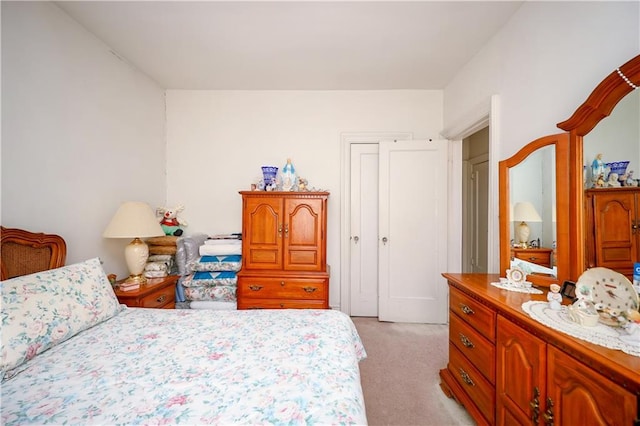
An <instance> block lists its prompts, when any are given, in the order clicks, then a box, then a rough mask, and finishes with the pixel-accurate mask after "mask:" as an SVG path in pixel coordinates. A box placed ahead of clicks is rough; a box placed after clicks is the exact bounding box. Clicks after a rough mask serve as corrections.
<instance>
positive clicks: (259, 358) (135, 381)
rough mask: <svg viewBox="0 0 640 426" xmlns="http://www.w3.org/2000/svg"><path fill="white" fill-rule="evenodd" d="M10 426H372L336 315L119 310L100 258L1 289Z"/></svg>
mask: <svg viewBox="0 0 640 426" xmlns="http://www.w3.org/2000/svg"><path fill="white" fill-rule="evenodd" d="M0 285H1V286H2V317H1V319H2V371H1V373H2V387H1V392H2V408H1V418H2V424H5V425H13V424H16V425H17V424H20V425H24V424H63V423H67V424H96V425H98V424H99V425H105V424H110V425H111V424H186V425H196V424H220V425H231V424H366V422H367V420H366V412H365V406H364V399H363V395H362V388H361V385H360V372H359V365H358V364H359V361H361V360H362V359H364V358H365V357H366V353H365V349H364V347H363V346H362V342H361V340H360V338H359V336H358V333H357V331H356V329H355V326H354V325H353V323H352V321H351V319H350V318H349V317H348V316H346V315H345V314H343V313H341V312H338V311H333V310H256V311H210V310H165V309H142V308H127V307H125V306H123V305H120V304H118V302H117V299H116V298H115V295H114V294H113V290H112V289H111V286H110V284H109V282H108V280H107V277H106V276H105V273H104V271H103V270H102V267H101V266H100V261H99V259H90V260H88V261H85V262H82V263H78V264H74V265H69V266H65V267H63V268H58V269H54V270H50V271H45V272H40V273H36V274H31V275H27V276H24V277H18V278H13V279H11V280H7V281H2V282H0Z"/></svg>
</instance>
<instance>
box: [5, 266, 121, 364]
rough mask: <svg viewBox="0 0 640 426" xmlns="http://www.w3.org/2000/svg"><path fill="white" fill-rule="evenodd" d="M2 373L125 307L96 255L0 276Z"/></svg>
mask: <svg viewBox="0 0 640 426" xmlns="http://www.w3.org/2000/svg"><path fill="white" fill-rule="evenodd" d="M0 287H1V290H2V305H1V306H0V308H1V317H0V320H1V321H2V344H1V346H0V348H1V349H0V352H1V356H2V364H1V365H0V368H1V373H2V376H4V374H5V373H6V372H7V371H9V370H12V369H14V368H16V367H18V366H19V365H20V364H22V363H24V362H25V361H28V360H30V359H31V358H33V357H35V356H36V355H38V354H39V353H41V352H44V351H46V350H47V349H49V348H51V347H53V346H55V345H57V344H59V343H62V342H64V341H65V340H67V339H69V338H70V337H73V336H75V335H76V334H78V333H79V332H81V331H83V330H86V329H87V328H89V327H92V326H94V325H96V324H99V323H101V322H102V321H105V320H107V319H109V318H111V317H113V316H114V315H117V314H118V313H119V312H120V311H121V310H122V309H123V308H122V307H121V306H120V304H119V303H118V299H117V298H116V296H115V294H114V292H113V288H112V287H111V284H110V283H109V280H108V279H107V276H106V274H105V272H104V270H103V269H102V266H101V265H100V259H98V258H94V259H90V260H87V261H85V262H82V263H76V264H74V265H68V266H64V267H62V268H58V269H52V270H49V271H44V272H38V273H35V274H31V275H25V276H22V277H16V278H12V279H10V280H6V281H0Z"/></svg>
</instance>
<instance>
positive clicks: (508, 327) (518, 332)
mask: <svg viewBox="0 0 640 426" xmlns="http://www.w3.org/2000/svg"><path fill="white" fill-rule="evenodd" d="M546 348H547V345H546V343H545V342H544V341H542V340H540V339H538V338H537V337H535V336H533V335H531V334H530V333H528V332H526V331H525V330H523V329H522V328H520V327H518V326H517V325H515V324H513V323H512V322H511V321H508V320H505V319H504V318H503V317H501V316H498V334H497V341H496V352H497V358H496V366H497V367H496V368H497V372H496V400H497V407H496V422H497V424H498V425H507V424H532V423H531V418H532V415H533V408H532V407H531V405H530V403H531V402H532V401H534V399H536V398H537V400H538V401H539V415H538V423H536V424H543V422H542V420H543V419H542V417H543V414H542V413H543V411H544V396H545V395H546V387H545V383H546V377H545V371H546V370H545V368H546V353H547V352H546ZM536 389H537V391H536ZM536 394H537V396H536ZM513 419H516V420H517V421H516V422H515V423H514V422H513Z"/></svg>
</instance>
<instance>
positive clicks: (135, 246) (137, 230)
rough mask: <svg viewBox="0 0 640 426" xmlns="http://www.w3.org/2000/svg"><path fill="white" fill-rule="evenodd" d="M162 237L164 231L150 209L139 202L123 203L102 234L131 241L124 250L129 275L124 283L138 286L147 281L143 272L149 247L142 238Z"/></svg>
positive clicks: (106, 236) (105, 236)
mask: <svg viewBox="0 0 640 426" xmlns="http://www.w3.org/2000/svg"><path fill="white" fill-rule="evenodd" d="M162 235H164V231H163V230H162V227H161V226H160V223H159V222H158V220H157V219H156V216H155V213H154V212H153V210H152V209H151V207H150V206H149V205H148V204H146V203H143V202H139V201H128V202H125V203H123V204H122V205H121V206H120V207H119V208H118V211H116V214H115V215H114V216H113V218H112V219H111V222H109V225H108V226H107V228H106V229H105V230H104V232H103V234H102V236H103V237H104V238H132V239H133V240H132V241H131V242H130V243H129V244H128V245H127V246H126V248H125V250H124V257H125V260H126V262H127V267H128V268H129V274H130V275H129V278H127V280H126V281H127V282H133V283H139V284H144V283H145V282H146V281H147V280H146V278H145V277H144V275H143V272H144V267H145V264H146V263H147V259H148V258H149V247H148V246H147V244H146V243H145V242H144V241H142V238H149V237H159V236H162Z"/></svg>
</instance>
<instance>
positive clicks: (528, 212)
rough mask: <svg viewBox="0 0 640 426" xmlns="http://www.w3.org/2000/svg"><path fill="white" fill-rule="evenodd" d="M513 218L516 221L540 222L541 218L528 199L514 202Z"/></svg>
mask: <svg viewBox="0 0 640 426" xmlns="http://www.w3.org/2000/svg"><path fill="white" fill-rule="evenodd" d="M513 220H514V221H516V222H542V218H541V217H540V215H539V214H538V211H537V210H536V208H535V207H534V206H533V204H532V203H531V202H530V201H522V202H520V203H516V205H515V206H514V207H513Z"/></svg>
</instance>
